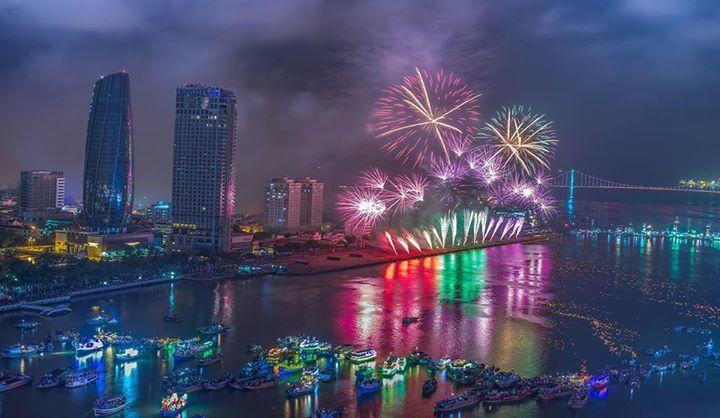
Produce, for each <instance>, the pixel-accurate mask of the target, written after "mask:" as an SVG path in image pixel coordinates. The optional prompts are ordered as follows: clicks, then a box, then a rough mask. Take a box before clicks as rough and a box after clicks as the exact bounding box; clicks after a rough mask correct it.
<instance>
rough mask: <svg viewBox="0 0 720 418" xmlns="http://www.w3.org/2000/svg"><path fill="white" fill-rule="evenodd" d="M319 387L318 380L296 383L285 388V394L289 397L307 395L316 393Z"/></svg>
mask: <svg viewBox="0 0 720 418" xmlns="http://www.w3.org/2000/svg"><path fill="white" fill-rule="evenodd" d="M317 387H318V385H317V381H314V382H303V383H296V384H293V385H290V387H288V388H287V389H285V396H287V397H288V398H299V397H301V396H305V395H312V394H313V393H315V390H316V389H317Z"/></svg>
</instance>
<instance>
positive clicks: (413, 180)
mask: <svg viewBox="0 0 720 418" xmlns="http://www.w3.org/2000/svg"><path fill="white" fill-rule="evenodd" d="M393 185H394V186H395V187H396V188H398V189H399V188H402V189H404V190H405V191H406V192H407V193H408V195H409V196H410V197H411V198H412V199H413V200H414V201H415V203H419V202H422V201H423V200H425V190H426V189H427V186H428V180H427V178H425V177H423V176H422V175H420V174H416V173H413V174H410V175H405V174H403V175H400V176H398V177H396V178H395V180H394V181H393Z"/></svg>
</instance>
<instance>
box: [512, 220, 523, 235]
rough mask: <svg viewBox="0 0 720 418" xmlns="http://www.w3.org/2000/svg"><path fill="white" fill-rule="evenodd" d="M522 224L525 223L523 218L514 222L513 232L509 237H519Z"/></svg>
mask: <svg viewBox="0 0 720 418" xmlns="http://www.w3.org/2000/svg"><path fill="white" fill-rule="evenodd" d="M524 223H525V218H520V219H518V220H517V221H516V222H515V226H514V227H513V231H512V232H511V233H510V236H513V235H515V238H517V236H518V235H520V231H521V230H522V227H523V224H524Z"/></svg>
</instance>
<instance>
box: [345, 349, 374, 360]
mask: <svg viewBox="0 0 720 418" xmlns="http://www.w3.org/2000/svg"><path fill="white" fill-rule="evenodd" d="M376 357H377V352H376V351H375V350H373V349H372V348H368V349H366V350H357V351H352V352H350V353H349V354H348V355H347V359H348V360H350V361H351V362H353V363H365V362H368V361H373V360H375V358H376Z"/></svg>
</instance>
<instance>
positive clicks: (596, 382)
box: [588, 373, 610, 390]
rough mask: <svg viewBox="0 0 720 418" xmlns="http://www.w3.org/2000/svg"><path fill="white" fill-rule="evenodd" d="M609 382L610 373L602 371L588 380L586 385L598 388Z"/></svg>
mask: <svg viewBox="0 0 720 418" xmlns="http://www.w3.org/2000/svg"><path fill="white" fill-rule="evenodd" d="M609 384H610V375H609V374H606V373H602V374H599V375H596V376H593V377H591V378H590V380H588V386H590V387H591V388H593V389H595V390H600V389H602V388H604V387H606V386H607V385H609Z"/></svg>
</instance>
